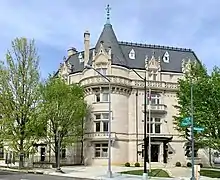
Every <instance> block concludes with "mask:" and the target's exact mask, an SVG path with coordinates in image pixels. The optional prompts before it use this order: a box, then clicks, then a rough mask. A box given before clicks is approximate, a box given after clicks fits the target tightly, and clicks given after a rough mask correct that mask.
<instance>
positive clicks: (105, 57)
mask: <svg viewBox="0 0 220 180" xmlns="http://www.w3.org/2000/svg"><path fill="white" fill-rule="evenodd" d="M109 50H110V53H111V49H109ZM110 53H109V52H106V50H105V48H104V46H103V43H100V47H99V50H98V53H97V54H96V55H95V56H94V57H93V59H94V62H95V64H96V65H98V64H108V62H109V59H111V55H110Z"/></svg>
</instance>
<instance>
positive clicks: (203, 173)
mask: <svg viewBox="0 0 220 180" xmlns="http://www.w3.org/2000/svg"><path fill="white" fill-rule="evenodd" d="M200 175H201V176H206V177H211V178H220V171H215V170H202V169H201V171H200Z"/></svg>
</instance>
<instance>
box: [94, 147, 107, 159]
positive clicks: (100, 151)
mask: <svg viewBox="0 0 220 180" xmlns="http://www.w3.org/2000/svg"><path fill="white" fill-rule="evenodd" d="M95 157H96V158H106V157H108V144H107V143H104V144H95Z"/></svg>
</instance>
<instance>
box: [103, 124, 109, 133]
mask: <svg viewBox="0 0 220 180" xmlns="http://www.w3.org/2000/svg"><path fill="white" fill-rule="evenodd" d="M103 131H104V132H107V131H108V122H106V121H104V122H103Z"/></svg>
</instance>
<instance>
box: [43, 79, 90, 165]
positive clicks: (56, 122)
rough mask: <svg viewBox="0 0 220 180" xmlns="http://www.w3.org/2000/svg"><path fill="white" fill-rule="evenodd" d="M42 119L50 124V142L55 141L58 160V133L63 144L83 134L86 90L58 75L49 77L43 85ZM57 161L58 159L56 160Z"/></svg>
mask: <svg viewBox="0 0 220 180" xmlns="http://www.w3.org/2000/svg"><path fill="white" fill-rule="evenodd" d="M41 93H42V107H41V119H42V120H43V121H44V122H45V123H46V124H47V125H48V126H47V127H49V128H50V130H49V129H48V130H47V139H48V142H49V141H51V139H52V141H53V142H55V143H54V148H53V150H54V152H55V156H56V160H57V154H58V133H59V137H60V142H61V144H62V146H65V145H68V144H71V143H73V142H75V141H76V140H77V139H78V138H79V137H81V136H82V130H83V129H82V125H83V123H84V118H85V116H86V114H87V104H86V102H85V100H84V90H83V88H82V87H80V86H79V85H77V84H71V85H68V84H66V82H65V81H64V80H62V79H61V78H58V77H49V79H48V80H47V81H46V83H45V84H43V85H42V87H41ZM56 162H57V161H56Z"/></svg>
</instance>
